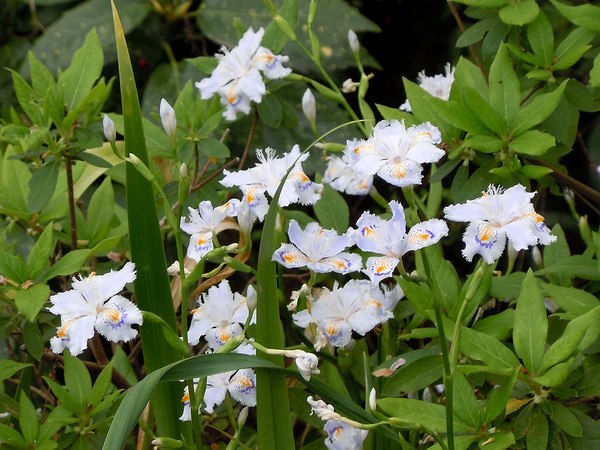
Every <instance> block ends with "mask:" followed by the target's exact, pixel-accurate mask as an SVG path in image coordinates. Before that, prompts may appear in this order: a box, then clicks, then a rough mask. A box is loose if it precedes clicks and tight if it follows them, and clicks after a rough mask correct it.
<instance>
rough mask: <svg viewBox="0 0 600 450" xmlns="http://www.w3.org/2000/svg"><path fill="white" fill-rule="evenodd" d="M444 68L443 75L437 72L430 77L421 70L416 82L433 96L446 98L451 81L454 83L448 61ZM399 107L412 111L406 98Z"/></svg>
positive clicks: (447, 97)
mask: <svg viewBox="0 0 600 450" xmlns="http://www.w3.org/2000/svg"><path fill="white" fill-rule="evenodd" d="M444 69H445V72H446V73H445V75H442V74H437V75H434V76H432V77H428V76H427V75H425V71H424V70H422V71H421V72H419V74H418V75H417V83H418V84H419V86H421V87H422V88H423V89H424V90H425V91H427V92H428V93H429V94H431V95H433V96H434V97H437V98H441V99H442V100H448V99H449V98H450V90H451V89H452V83H454V67H453V66H452V65H451V64H450V63H448V64H446V67H445V68H444ZM400 109H401V110H402V111H408V112H411V111H412V109H411V107H410V103H409V101H408V100H406V101H405V102H404V103H402V105H400Z"/></svg>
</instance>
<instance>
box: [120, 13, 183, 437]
mask: <svg viewBox="0 0 600 450" xmlns="http://www.w3.org/2000/svg"><path fill="white" fill-rule="evenodd" d="M112 11H113V20H114V27H115V36H116V45H117V59H118V63H119V81H120V85H121V100H122V108H123V121H124V137H125V153H126V154H129V153H134V154H135V155H136V156H137V157H138V158H139V159H140V160H141V161H142V162H144V163H145V164H146V165H148V155H147V151H146V141H145V138H144V129H143V126H142V115H141V110H140V103H139V98H138V95H137V87H136V84H135V79H134V76H133V69H132V67H131V60H130V58H129V52H128V49H127V43H126V41H125V34H124V32H123V27H122V25H121V21H120V19H119V15H118V12H117V9H116V7H115V5H114V2H113V3H112ZM126 177H127V194H126V195H127V214H128V223H129V240H130V247H131V256H132V259H133V261H134V262H135V264H136V270H137V278H136V280H135V283H134V286H135V294H136V302H137V304H138V306H139V307H140V309H142V310H144V311H150V312H152V313H154V314H156V315H158V316H160V317H162V318H163V319H164V320H165V322H166V323H167V324H168V325H169V326H171V327H172V328H173V329H176V328H175V327H176V320H175V312H174V311H173V304H172V299H171V290H170V286H169V279H168V276H167V264H166V259H165V254H164V249H163V247H162V237H161V234H160V229H159V224H158V213H157V211H156V204H155V200H154V192H153V189H152V184H151V183H150V182H149V181H148V180H146V179H145V178H144V177H143V176H142V175H140V174H139V172H138V171H137V170H136V169H135V168H134V167H133V166H132V165H131V164H127V166H126ZM140 336H141V339H142V351H143V353H144V363H145V366H146V369H147V371H148V372H152V371H154V370H157V369H159V368H161V367H164V366H165V365H167V364H169V363H171V362H173V361H175V360H176V359H177V358H178V357H180V355H178V354H177V353H176V352H173V350H172V349H171V347H170V346H169V345H168V344H167V343H166V342H165V341H164V339H163V334H162V330H161V329H160V327H159V326H158V325H156V324H152V323H148V324H144V325H143V326H142V327H141V328H140ZM180 395H181V392H180V390H179V389H177V386H176V385H175V384H167V383H165V384H161V385H160V386H158V387H157V389H156V391H155V393H154V396H153V400H152V401H153V407H154V415H155V418H156V423H157V428H158V433H157V434H159V435H162V436H169V437H173V438H178V437H179V436H180V433H181V432H180V430H183V429H186V428H187V427H186V426H185V425H182V424H181V423H180V422H179V421H178V419H177V418H178V417H179V415H180V411H179V410H178V408H177V407H176V406H177V405H176V404H175V402H174V401H173V399H174V398H178V397H179V396H180ZM116 426H120V424H118V423H117V425H116ZM115 448H116V447H115Z"/></svg>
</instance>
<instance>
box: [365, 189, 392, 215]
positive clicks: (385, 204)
mask: <svg viewBox="0 0 600 450" xmlns="http://www.w3.org/2000/svg"><path fill="white" fill-rule="evenodd" d="M369 195H370V196H371V198H372V199H373V200H375V202H377V204H378V205H379V206H381V207H382V208H384V209H385V210H386V211H389V209H390V205H389V203H388V201H387V200H386V199H385V197H384V196H383V195H381V194H380V193H379V192H378V191H377V188H375V186H371V189H369Z"/></svg>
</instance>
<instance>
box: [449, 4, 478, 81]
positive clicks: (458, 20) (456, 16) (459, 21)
mask: <svg viewBox="0 0 600 450" xmlns="http://www.w3.org/2000/svg"><path fill="white" fill-rule="evenodd" d="M448 7H449V8H450V12H451V13H452V16H453V17H454V20H455V21H456V24H457V25H458V28H459V29H460V32H461V33H464V32H465V31H466V28H465V24H464V22H463V21H462V19H461V17H460V14H459V13H458V10H457V9H456V6H455V5H454V3H452V2H451V1H450V0H448ZM469 51H470V52H471V55H473V59H474V60H475V63H476V64H477V67H479V70H481V73H482V74H483V76H484V77H485V78H486V79H487V72H486V70H485V67H484V65H483V62H482V61H481V58H480V57H479V52H478V51H477V49H476V48H475V46H474V45H469Z"/></svg>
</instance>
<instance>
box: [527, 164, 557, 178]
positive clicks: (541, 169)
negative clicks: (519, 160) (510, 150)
mask: <svg viewBox="0 0 600 450" xmlns="http://www.w3.org/2000/svg"><path fill="white" fill-rule="evenodd" d="M552 172H553V170H552V169H551V168H549V167H546V166H537V165H535V164H527V165H525V166H522V167H520V168H519V174H520V175H523V176H524V177H526V178H529V179H530V180H538V179H540V178H542V177H543V176H546V175H548V174H550V173H552Z"/></svg>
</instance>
